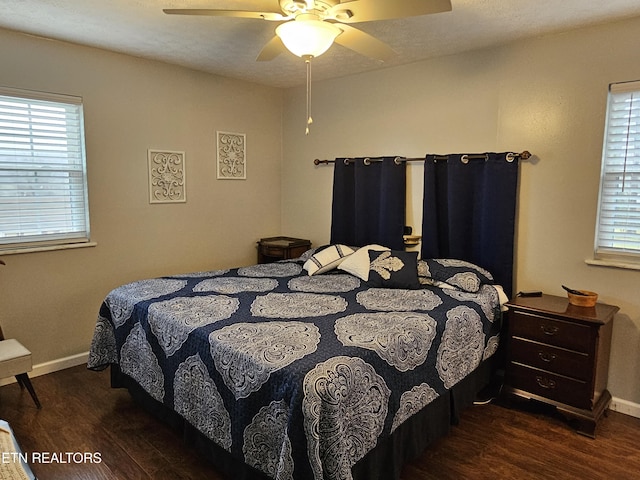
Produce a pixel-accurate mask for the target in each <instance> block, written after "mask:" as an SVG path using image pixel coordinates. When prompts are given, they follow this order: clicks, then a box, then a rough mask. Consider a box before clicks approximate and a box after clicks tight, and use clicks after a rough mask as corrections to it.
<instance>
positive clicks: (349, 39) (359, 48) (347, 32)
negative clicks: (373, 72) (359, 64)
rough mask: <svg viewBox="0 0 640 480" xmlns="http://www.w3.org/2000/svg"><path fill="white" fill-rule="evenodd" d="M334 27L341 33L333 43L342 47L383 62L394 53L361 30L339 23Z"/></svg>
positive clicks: (384, 44)
mask: <svg viewBox="0 0 640 480" xmlns="http://www.w3.org/2000/svg"><path fill="white" fill-rule="evenodd" d="M335 25H336V26H337V27H338V28H339V29H340V30H342V33H341V34H340V35H338V36H337V37H336V39H335V42H336V43H338V44H340V45H342V46H343V47H347V48H349V49H351V50H353V51H354V52H357V53H359V54H361V55H364V56H366V57H369V58H373V59H375V60H382V61H383V62H384V61H386V60H388V59H389V58H391V57H392V56H393V55H395V53H396V52H395V51H394V50H393V49H392V48H391V47H390V46H389V45H387V44H386V43H384V42H381V41H380V40H378V39H377V38H375V37H373V36H371V35H369V34H368V33H365V32H363V31H362V30H358V29H357V28H354V27H352V26H350V25H344V24H341V23H336V24H335Z"/></svg>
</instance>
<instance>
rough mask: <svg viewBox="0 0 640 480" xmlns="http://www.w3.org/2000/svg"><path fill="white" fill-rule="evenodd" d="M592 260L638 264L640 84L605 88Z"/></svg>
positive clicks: (626, 83) (618, 84)
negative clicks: (603, 129) (606, 97)
mask: <svg viewBox="0 0 640 480" xmlns="http://www.w3.org/2000/svg"><path fill="white" fill-rule="evenodd" d="M606 122H607V123H606V127H605V138H604V147H603V154H602V173H601V177H600V201H599V209H598V222H597V227H596V228H597V231H596V246H595V248H596V251H595V255H596V259H615V260H622V261H628V262H632V263H637V262H640V81H637V82H625V83H613V84H611V85H610V86H609V99H608V102H607V120H606Z"/></svg>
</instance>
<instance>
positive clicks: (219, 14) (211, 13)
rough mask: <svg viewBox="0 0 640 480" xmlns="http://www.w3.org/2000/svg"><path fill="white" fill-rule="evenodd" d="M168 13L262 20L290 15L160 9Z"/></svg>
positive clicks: (195, 9) (205, 9)
mask: <svg viewBox="0 0 640 480" xmlns="http://www.w3.org/2000/svg"><path fill="white" fill-rule="evenodd" d="M162 11H163V12H164V13H166V14H168V15H201V16H209V17H237V18H258V19H262V20H273V21H282V20H287V19H289V18H290V17H286V16H284V15H283V14H282V13H280V12H275V11H273V12H252V11H249V10H217V9H214V8H165V9H163V10H162Z"/></svg>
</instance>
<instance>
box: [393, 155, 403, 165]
mask: <svg viewBox="0 0 640 480" xmlns="http://www.w3.org/2000/svg"><path fill="white" fill-rule="evenodd" d="M393 163H395V164H396V165H400V164H401V163H402V157H396V158H394V159H393Z"/></svg>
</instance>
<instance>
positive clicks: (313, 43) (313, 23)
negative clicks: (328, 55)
mask: <svg viewBox="0 0 640 480" xmlns="http://www.w3.org/2000/svg"><path fill="white" fill-rule="evenodd" d="M300 17H302V15H300V16H298V17H297V18H296V20H295V21H292V22H286V23H283V24H281V25H279V26H278V27H277V28H276V35H278V36H279V37H280V39H281V40H282V43H284V46H285V47H287V50H289V51H290V52H291V53H293V54H294V55H297V56H298V57H303V58H304V57H318V56H320V55H322V54H323V53H324V52H326V51H327V50H328V49H329V47H331V45H332V44H333V41H334V40H335V39H336V37H337V36H338V35H340V34H341V33H342V30H340V29H339V28H338V27H336V26H335V25H333V24H332V23H328V22H323V21H322V20H315V19H305V18H300Z"/></svg>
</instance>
